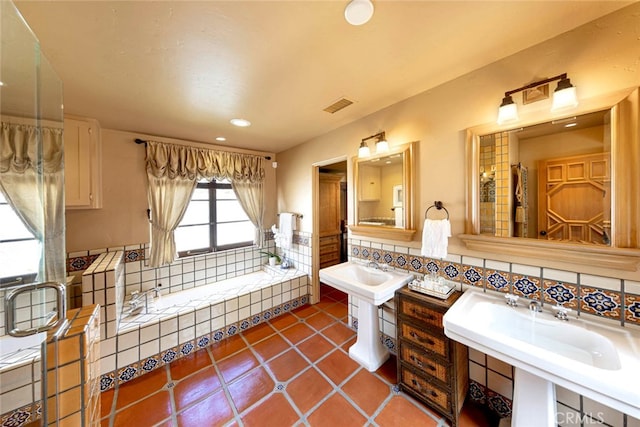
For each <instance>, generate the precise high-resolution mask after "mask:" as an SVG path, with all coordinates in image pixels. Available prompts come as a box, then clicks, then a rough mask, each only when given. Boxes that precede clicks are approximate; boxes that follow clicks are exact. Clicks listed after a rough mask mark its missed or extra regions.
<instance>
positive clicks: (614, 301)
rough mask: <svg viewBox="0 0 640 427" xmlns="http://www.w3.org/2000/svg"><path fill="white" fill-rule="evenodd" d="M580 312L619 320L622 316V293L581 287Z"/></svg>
mask: <svg viewBox="0 0 640 427" xmlns="http://www.w3.org/2000/svg"><path fill="white" fill-rule="evenodd" d="M580 300H581V302H580V311H582V312H584V313H590V314H595V315H598V316H603V317H609V318H612V319H619V318H620V316H621V311H620V308H621V301H620V292H615V291H610V290H602V289H596V288H592V287H589V286H581V287H580Z"/></svg>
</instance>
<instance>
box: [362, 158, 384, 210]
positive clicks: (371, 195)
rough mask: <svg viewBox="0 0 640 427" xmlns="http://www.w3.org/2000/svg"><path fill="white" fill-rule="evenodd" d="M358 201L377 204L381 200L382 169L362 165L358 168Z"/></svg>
mask: <svg viewBox="0 0 640 427" xmlns="http://www.w3.org/2000/svg"><path fill="white" fill-rule="evenodd" d="M358 179H359V181H360V182H359V184H360V186H359V187H358V189H359V192H358V201H360V202H375V201H378V200H380V180H381V173H380V168H379V167H377V166H367V165H360V166H359V167H358Z"/></svg>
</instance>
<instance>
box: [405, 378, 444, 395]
mask: <svg viewBox="0 0 640 427" xmlns="http://www.w3.org/2000/svg"><path fill="white" fill-rule="evenodd" d="M411 384H413V386H414V387H416V388H417V389H418V390H420V391H422V389H423V387H422V384H420V383H419V382H418V381H416V380H415V378H412V379H411ZM429 394H430V395H431V397H438V393H436V392H435V391H433V390H429Z"/></svg>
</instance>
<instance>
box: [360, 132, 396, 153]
mask: <svg viewBox="0 0 640 427" xmlns="http://www.w3.org/2000/svg"><path fill="white" fill-rule="evenodd" d="M373 138H377V139H378V140H377V141H376V154H380V153H386V152H387V151H389V143H388V142H387V138H386V136H385V133H384V131H382V132H379V133H376V134H375V135H371V136H368V137H366V138H362V141H361V142H360V148H358V157H368V156H369V155H370V154H371V150H369V145H368V144H367V141H368V140H370V139H373Z"/></svg>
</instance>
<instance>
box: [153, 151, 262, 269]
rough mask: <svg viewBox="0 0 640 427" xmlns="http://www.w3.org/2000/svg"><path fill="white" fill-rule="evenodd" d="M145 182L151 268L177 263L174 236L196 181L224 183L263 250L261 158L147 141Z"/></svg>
mask: <svg viewBox="0 0 640 427" xmlns="http://www.w3.org/2000/svg"><path fill="white" fill-rule="evenodd" d="M146 163H147V178H148V182H149V191H148V198H149V206H150V208H151V212H152V218H151V230H152V231H151V253H150V261H149V262H150V265H151V266H152V267H160V266H161V265H164V264H168V263H171V262H173V260H175V258H176V247H175V239H174V231H175V229H176V227H177V226H178V224H179V223H180V221H181V220H182V217H183V216H184V213H185V211H186V209H187V206H188V204H189V200H190V199H191V195H192V193H193V190H194V189H195V187H196V183H197V181H198V180H199V179H210V180H211V179H218V180H222V179H228V180H230V181H231V183H232V186H233V188H234V191H235V192H236V195H237V196H238V199H239V200H240V204H241V205H242V207H243V208H244V210H245V211H246V212H247V216H249V218H250V220H251V222H252V223H253V225H254V226H256V229H257V230H256V238H255V243H256V244H258V245H261V244H262V232H261V230H262V223H263V213H264V202H263V199H264V196H263V182H264V166H263V163H264V162H263V158H262V157H261V156H256V155H250V154H241V153H233V152H228V151H216V150H208V149H204V148H196V147H188V146H183V145H177V144H166V143H162V142H156V141H147V157H146Z"/></svg>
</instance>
